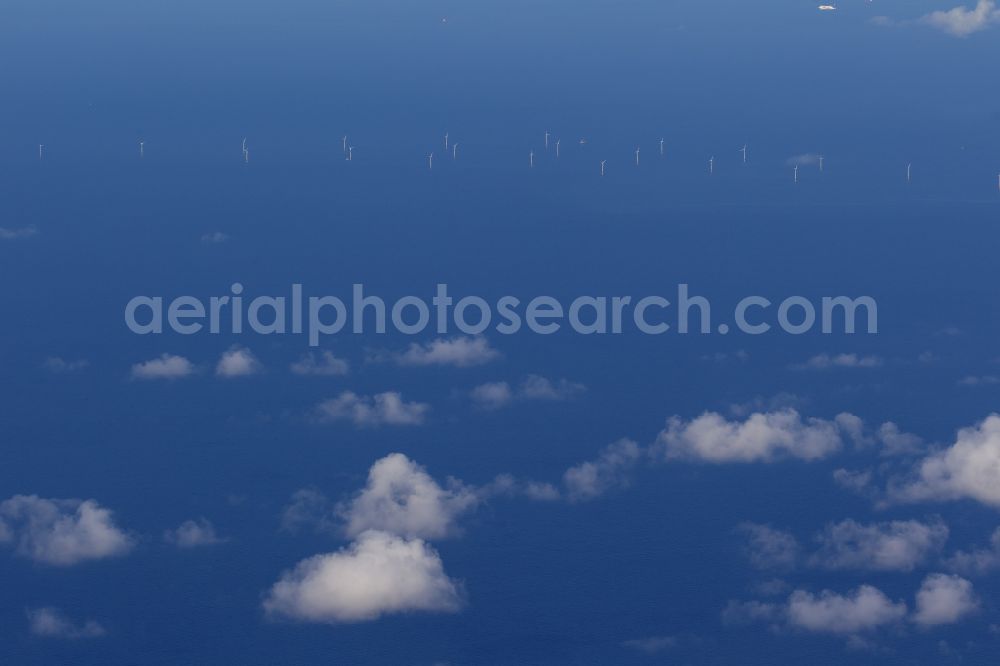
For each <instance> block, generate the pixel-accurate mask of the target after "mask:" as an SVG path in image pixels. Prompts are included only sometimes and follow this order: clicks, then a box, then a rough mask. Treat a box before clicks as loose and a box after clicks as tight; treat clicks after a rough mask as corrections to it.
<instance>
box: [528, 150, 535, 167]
mask: <svg viewBox="0 0 1000 666" xmlns="http://www.w3.org/2000/svg"><path fill="white" fill-rule="evenodd" d="M528 168H529V169H534V168H535V151H534V149H532V150H531V152H529V153H528Z"/></svg>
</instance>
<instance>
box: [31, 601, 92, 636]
mask: <svg viewBox="0 0 1000 666" xmlns="http://www.w3.org/2000/svg"><path fill="white" fill-rule="evenodd" d="M27 615H28V629H29V631H31V634H32V635H33V636H38V637H41V638H58V639H63V640H77V639H81V638H99V637H101V636H104V635H105V634H107V633H108V632H107V630H106V629H105V628H104V627H103V626H101V625H100V623H98V622H96V621H94V620H85V621H82V622H77V621H75V620H72V619H70V618H68V617H66V615H64V614H63V613H62V612H61V611H59V610H57V609H55V608H49V607H46V608H32V609H29V610H28V611H27Z"/></svg>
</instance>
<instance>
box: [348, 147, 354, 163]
mask: <svg viewBox="0 0 1000 666" xmlns="http://www.w3.org/2000/svg"><path fill="white" fill-rule="evenodd" d="M347 161H348V162H353V161H354V146H348V147H347Z"/></svg>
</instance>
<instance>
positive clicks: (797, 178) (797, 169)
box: [794, 164, 799, 183]
mask: <svg viewBox="0 0 1000 666" xmlns="http://www.w3.org/2000/svg"><path fill="white" fill-rule="evenodd" d="M794 173H795V176H794V182H796V183H797V182H799V165H798V164H796V165H795V170H794Z"/></svg>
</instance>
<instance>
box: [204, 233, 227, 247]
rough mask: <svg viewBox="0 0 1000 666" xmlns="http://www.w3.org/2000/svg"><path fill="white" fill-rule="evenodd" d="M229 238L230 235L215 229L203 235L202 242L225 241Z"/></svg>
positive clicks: (214, 242)
mask: <svg viewBox="0 0 1000 666" xmlns="http://www.w3.org/2000/svg"><path fill="white" fill-rule="evenodd" d="M227 240H229V236H228V235H227V234H224V233H222V232H221V231H213V232H211V233H208V234H205V235H204V236H202V237H201V242H202V243H209V244H217V243H225V242H226V241H227Z"/></svg>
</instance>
